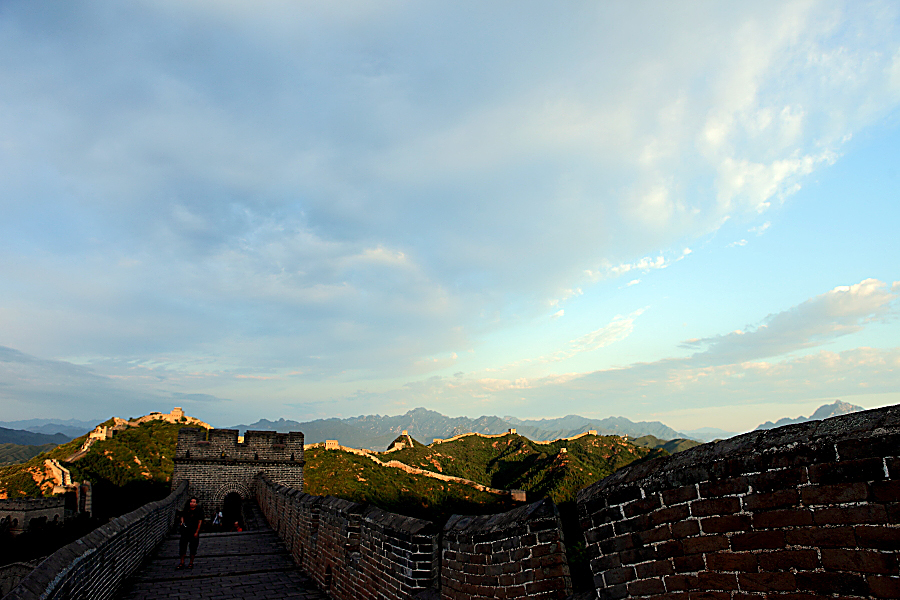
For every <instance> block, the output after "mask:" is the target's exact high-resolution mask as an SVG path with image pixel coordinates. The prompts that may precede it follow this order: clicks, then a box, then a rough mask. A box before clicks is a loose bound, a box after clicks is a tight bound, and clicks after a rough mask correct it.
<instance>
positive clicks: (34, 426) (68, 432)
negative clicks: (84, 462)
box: [0, 419, 103, 443]
mask: <svg viewBox="0 0 900 600" xmlns="http://www.w3.org/2000/svg"><path fill="white" fill-rule="evenodd" d="M102 420H103V419H98V420H97V421H81V420H78V419H25V420H21V421H0V427H6V428H8V429H20V430H24V431H31V432H33V433H45V434H48V435H53V434H55V433H61V434H63V435H65V436H66V437H67V439H66V440H65V441H69V440H71V439H74V438H77V437H78V436H80V435H84V434H85V433H87V432H88V431H90V430H91V429H93V428H94V426H95V425H96V424H97V423H99V422H100V421H102ZM42 443H44V442H42ZM57 443H61V442H57Z"/></svg>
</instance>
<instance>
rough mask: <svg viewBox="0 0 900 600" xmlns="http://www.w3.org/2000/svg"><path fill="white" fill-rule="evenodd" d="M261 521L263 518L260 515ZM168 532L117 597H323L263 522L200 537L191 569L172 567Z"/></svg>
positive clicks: (174, 542) (174, 554)
mask: <svg viewBox="0 0 900 600" xmlns="http://www.w3.org/2000/svg"><path fill="white" fill-rule="evenodd" d="M258 522H259V523H260V524H262V523H264V521H263V520H262V519H258ZM177 564H178V538H177V537H175V536H170V537H169V538H167V539H166V540H165V541H164V542H163V543H162V544H161V545H160V547H159V548H158V549H157V551H156V552H155V553H154V554H153V556H152V558H151V559H150V560H149V561H147V562H145V563H144V565H143V567H142V568H141V569H140V571H138V572H137V573H136V574H135V576H134V577H132V578H131V579H130V580H129V581H128V583H127V584H126V585H125V587H124V589H123V590H122V592H121V593H120V594H119V595H118V596H117V598H118V600H183V599H185V598H190V599H191V600H231V599H241V600H242V599H245V598H246V599H247V600H287V599H290V600H327V598H328V597H327V596H326V595H325V594H323V593H322V592H320V591H319V590H318V588H317V587H316V585H315V583H313V581H312V580H311V579H310V578H309V577H307V576H306V575H305V574H303V572H302V571H301V570H300V569H299V568H298V567H297V565H296V564H294V561H293V559H292V558H291V555H290V553H289V552H288V551H287V550H286V549H285V547H284V544H283V543H282V542H281V540H279V539H278V536H277V535H275V532H273V531H272V529H271V528H269V527H268V526H266V525H262V527H261V528H259V529H257V530H255V531H244V532H241V533H214V534H203V535H201V536H200V546H199V549H198V552H197V559H196V561H195V563H194V568H193V569H190V570H187V569H182V570H176V569H175V565H177Z"/></svg>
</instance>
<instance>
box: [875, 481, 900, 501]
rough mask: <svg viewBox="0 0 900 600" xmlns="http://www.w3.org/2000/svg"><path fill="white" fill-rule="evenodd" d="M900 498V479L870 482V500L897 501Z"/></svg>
mask: <svg viewBox="0 0 900 600" xmlns="http://www.w3.org/2000/svg"><path fill="white" fill-rule="evenodd" d="M898 499H900V481H874V482H872V483H870V484H869V500H871V501H872V502H897V500H898Z"/></svg>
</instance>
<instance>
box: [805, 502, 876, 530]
mask: <svg viewBox="0 0 900 600" xmlns="http://www.w3.org/2000/svg"><path fill="white" fill-rule="evenodd" d="M813 521H814V522H815V524H816V525H855V524H864V523H887V522H888V513H887V510H886V509H885V507H884V505H882V504H863V505H857V506H832V507H828V508H821V509H817V510H815V511H813Z"/></svg>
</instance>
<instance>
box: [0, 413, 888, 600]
mask: <svg viewBox="0 0 900 600" xmlns="http://www.w3.org/2000/svg"><path fill="white" fill-rule="evenodd" d="M303 464H304V461H303V435H302V434H301V433H291V434H275V433H272V432H247V435H246V437H245V438H244V442H243V443H238V440H237V432H236V431H232V432H228V431H218V432H216V431H215V430H213V431H210V432H209V434H207V433H206V432H205V431H203V430H199V429H190V428H185V429H182V431H181V434H180V435H179V444H178V457H177V458H176V476H177V478H175V479H173V492H172V494H171V495H170V496H169V497H168V498H167V499H166V500H163V501H160V502H156V503H151V504H149V505H147V506H145V507H142V508H141V509H138V510H137V511H135V512H133V513H130V514H129V515H126V516H124V517H120V518H119V519H115V520H113V521H112V522H111V523H109V524H108V525H105V526H103V527H101V528H100V529H98V530H96V531H95V532H93V533H91V534H90V535H88V536H86V537H85V538H82V539H81V540H78V541H77V542H73V544H70V545H69V546H66V547H65V548H63V549H62V550H60V551H59V552H57V553H56V554H54V555H53V556H51V557H50V558H48V559H47V560H45V561H44V562H43V563H42V564H41V565H40V566H39V567H38V568H37V569H36V570H35V571H33V572H32V573H31V574H30V575H28V576H27V577H26V578H25V579H24V580H23V581H22V583H21V584H20V585H19V586H18V587H17V588H15V589H14V590H13V591H12V592H11V593H10V594H9V595H7V596H5V597H4V598H6V599H9V600H25V599H29V600H31V599H37V598H41V599H44V598H109V597H113V596H114V595H115V593H116V590H117V589H118V588H119V586H120V585H121V584H122V582H123V581H124V580H125V579H126V578H127V577H128V576H129V575H130V574H131V573H133V572H134V571H135V570H136V569H138V567H139V566H140V564H141V562H142V561H143V560H144V559H145V558H147V557H148V556H149V555H151V553H152V551H153V549H154V548H155V547H156V546H157V545H158V543H159V542H160V540H162V539H163V538H164V537H165V535H166V534H167V532H168V530H169V528H170V526H171V523H172V519H173V516H174V511H175V508H176V507H179V506H181V505H182V504H183V502H184V500H185V498H186V497H188V495H197V496H200V497H201V498H203V499H205V500H204V501H205V502H206V503H207V506H209V507H211V508H213V510H215V507H217V506H218V505H220V503H221V502H222V500H223V497H224V495H225V494H228V493H238V494H240V495H241V496H242V498H244V499H245V500H255V501H256V503H258V505H259V507H260V509H261V511H262V513H263V514H264V516H265V519H266V520H267V521H268V524H269V525H270V526H271V527H272V529H274V530H275V531H276V532H277V533H278V536H279V537H280V538H281V539H282V540H283V542H284V545H285V547H286V548H287V550H288V551H289V553H290V555H291V556H293V558H294V561H295V563H296V564H297V565H299V567H300V568H301V569H302V570H303V571H305V572H306V573H307V574H308V575H309V576H310V577H311V578H312V579H313V580H314V581H315V582H316V584H317V585H318V586H319V587H320V588H321V589H322V590H324V591H325V592H327V594H328V595H329V596H330V597H332V598H335V599H342V600H343V599H346V600H350V599H357V598H359V599H380V600H394V599H397V600H399V599H402V598H420V599H425V598H441V599H448V600H449V599H454V600H456V599H462V598H526V597H527V598H547V599H550V598H552V599H558V600H563V599H565V598H568V597H571V594H572V588H571V579H570V573H569V567H568V564H567V562H566V542H567V540H565V539H564V538H563V533H562V529H561V527H560V520H559V514H558V511H557V509H556V507H555V506H554V505H553V503H552V502H550V501H549V500H547V499H544V500H540V501H538V502H534V503H532V504H528V505H524V506H521V507H518V508H515V509H513V510H512V511H509V512H506V513H502V514H498V515H485V516H459V515H457V516H454V517H452V518H451V519H450V520H449V521H448V522H447V523H446V524H445V525H444V526H443V527H438V526H437V525H435V524H434V523H431V522H429V521H423V520H419V519H412V518H408V517H402V516H399V515H394V514H390V513H387V512H385V511H382V510H380V509H377V508H375V507H372V506H367V505H363V504H357V503H353V502H349V501H347V500H341V499H338V498H334V497H320V496H313V495H310V494H307V493H304V492H303V491H302V486H303V473H302V471H303ZM577 504H578V511H579V516H580V521H581V526H582V533H583V535H584V542H585V543H586V551H587V553H588V555H589V557H590V568H591V572H592V574H593V586H594V589H593V590H592V591H588V592H586V593H584V594H579V598H581V597H584V598H588V597H591V598H600V599H618V598H642V599H648V600H649V599H651V598H659V599H662V598H668V599H676V600H681V599H684V600H687V599H691V598H708V599H710V600H719V599H722V600H724V599H728V600H749V599H753V598H782V599H784V600H809V599H812V598H817V597H823V596H830V597H835V598H848V599H849V598H854V599H861V598H898V597H900V573H898V551H900V406H891V407H886V408H882V409H877V410H869V411H864V412H859V413H853V414H849V415H844V416H840V417H834V418H831V419H826V420H824V421H813V422H809V423H803V424H800V425H789V426H786V427H781V428H777V429H771V430H765V431H754V432H751V433H748V434H745V435H741V436H738V437H735V438H731V439H728V440H724V441H720V442H717V443H709V444H704V445H702V446H698V447H695V448H692V449H689V450H685V451H683V452H680V453H678V454H675V455H672V456H670V457H666V458H663V459H655V460H651V461H646V462H641V463H634V464H632V465H630V466H628V467H625V468H623V469H620V470H619V471H617V472H616V473H614V474H613V475H611V476H610V477H607V478H606V479H603V480H602V481H599V482H597V483H595V484H593V485H591V486H588V487H587V488H584V489H583V490H581V491H580V492H579V494H578V501H577ZM568 541H569V542H570V543H574V542H577V541H578V540H568Z"/></svg>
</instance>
